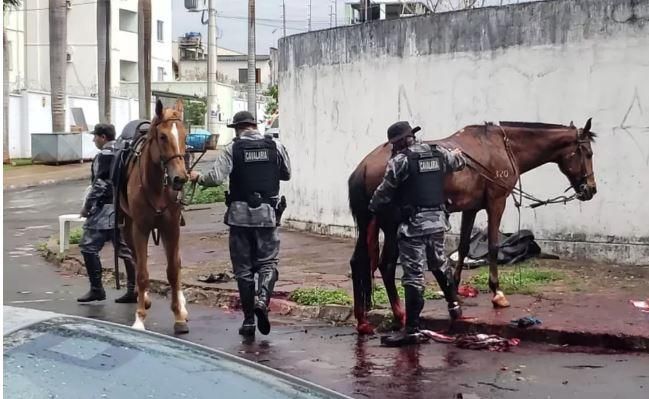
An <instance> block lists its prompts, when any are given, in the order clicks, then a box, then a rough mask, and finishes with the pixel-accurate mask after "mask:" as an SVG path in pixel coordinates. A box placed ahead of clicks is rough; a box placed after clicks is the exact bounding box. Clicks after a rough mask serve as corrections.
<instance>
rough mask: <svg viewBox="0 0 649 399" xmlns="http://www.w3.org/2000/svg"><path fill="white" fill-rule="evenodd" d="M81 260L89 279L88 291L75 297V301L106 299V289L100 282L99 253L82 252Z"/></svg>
mask: <svg viewBox="0 0 649 399" xmlns="http://www.w3.org/2000/svg"><path fill="white" fill-rule="evenodd" d="M83 261H84V263H85V265H86V271H87V272H88V279H89V280H90V291H88V292H87V293H86V294H85V295H84V296H82V297H80V298H77V302H92V301H103V300H104V299H106V291H104V286H103V284H102V283H101V260H99V255H96V254H89V253H85V252H84V253H83Z"/></svg>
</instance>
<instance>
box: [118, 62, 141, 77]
mask: <svg viewBox="0 0 649 399" xmlns="http://www.w3.org/2000/svg"><path fill="white" fill-rule="evenodd" d="M119 80H120V81H123V82H137V62H132V61H125V60H119Z"/></svg>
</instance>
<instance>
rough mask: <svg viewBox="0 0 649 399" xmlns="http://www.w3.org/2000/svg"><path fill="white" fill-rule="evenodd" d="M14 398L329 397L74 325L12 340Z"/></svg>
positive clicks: (41, 328) (8, 358)
mask: <svg viewBox="0 0 649 399" xmlns="http://www.w3.org/2000/svg"><path fill="white" fill-rule="evenodd" d="M4 392H5V397H8V398H84V397H88V398H89V397H93V398H95V397H96V398H99V397H102V398H207V397H221V398H237V399H245V398H254V399H261V398H278V399H279V398H296V399H297V398H310V399H312V398H326V397H327V396H325V395H324V394H321V393H319V392H315V391H312V390H310V389H308V388H305V387H302V386H299V385H297V384H295V383H293V382H290V381H286V380H284V379H281V378H279V377H277V376H275V375H272V374H270V373H267V372H264V371H261V370H257V369H256V368H255V367H251V366H248V365H245V364H240V363H239V362H237V361H234V360H231V359H228V358H226V357H222V356H220V355H219V354H218V353H214V352H211V351H208V350H203V349H201V348H199V347H195V346H192V345H184V344H182V343H179V342H177V341H174V340H171V339H165V338H161V337H156V336H154V335H148V334H142V333H138V332H135V331H133V330H131V329H129V328H126V327H119V326H112V325H106V324H101V323H95V322H88V321H80V320H77V319H72V318H59V319H51V320H48V321H44V322H40V323H37V324H34V325H32V326H29V327H27V328H25V329H22V330H18V331H15V332H13V333H11V334H9V335H7V336H5V337H4Z"/></svg>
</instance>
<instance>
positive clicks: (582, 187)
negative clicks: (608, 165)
mask: <svg viewBox="0 0 649 399" xmlns="http://www.w3.org/2000/svg"><path fill="white" fill-rule="evenodd" d="M570 127H571V128H573V129H574V131H575V133H576V134H575V141H574V142H573V143H570V144H569V145H567V146H566V147H565V148H564V149H563V150H562V151H561V152H560V154H559V159H558V164H559V168H560V169H561V171H562V172H563V174H564V175H566V176H567V177H568V179H569V180H570V184H571V185H572V188H573V189H574V190H575V192H576V193H577V199H579V200H581V201H588V200H590V199H592V198H593V196H594V195H595V193H596V192H597V184H595V174H594V172H593V150H592V148H591V143H592V142H593V141H594V140H595V136H596V134H595V133H593V132H591V131H590V119H588V121H587V122H586V125H585V126H584V128H583V129H578V128H576V127H575V126H574V125H573V124H572V122H570Z"/></svg>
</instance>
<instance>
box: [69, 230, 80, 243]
mask: <svg viewBox="0 0 649 399" xmlns="http://www.w3.org/2000/svg"><path fill="white" fill-rule="evenodd" d="M82 235H83V228H81V227H76V228H74V229H72V230H70V245H73V244H74V245H78V244H79V243H80V242H81V236H82Z"/></svg>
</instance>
